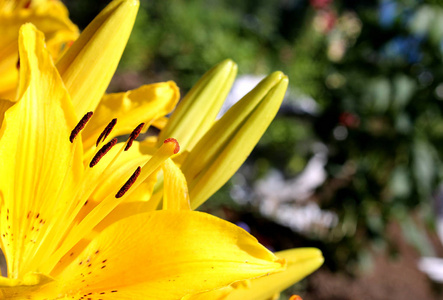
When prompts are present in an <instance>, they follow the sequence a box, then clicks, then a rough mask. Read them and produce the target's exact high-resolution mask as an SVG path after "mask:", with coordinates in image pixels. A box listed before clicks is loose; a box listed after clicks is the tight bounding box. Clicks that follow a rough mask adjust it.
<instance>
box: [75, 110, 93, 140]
mask: <svg viewBox="0 0 443 300" xmlns="http://www.w3.org/2000/svg"><path fill="white" fill-rule="evenodd" d="M92 114H93V113H92V111H90V112H88V113H86V115H84V116H83V118H82V119H81V120H80V121H79V122H78V124H77V126H75V128H74V129H73V130H72V131H71V135H70V136H69V141H70V142H71V143H72V142H74V139H75V137H76V136H77V135H78V134H79V133H80V131H81V130H82V129H83V128H85V126H86V123H88V121H89V119H91V117H92Z"/></svg>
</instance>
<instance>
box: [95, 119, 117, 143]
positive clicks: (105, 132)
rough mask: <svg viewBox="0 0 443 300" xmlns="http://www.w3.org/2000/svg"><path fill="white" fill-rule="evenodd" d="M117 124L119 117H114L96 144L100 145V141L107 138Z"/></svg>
mask: <svg viewBox="0 0 443 300" xmlns="http://www.w3.org/2000/svg"><path fill="white" fill-rule="evenodd" d="M115 124H117V119H112V121H111V122H109V124H108V125H107V126H106V128H105V129H104V130H103V131H102V133H101V134H100V136H99V137H98V139H97V143H96V144H95V145H96V146H98V144H100V142H102V141H104V140H106V138H107V137H108V135H109V134H110V133H111V131H112V129H114V126H115Z"/></svg>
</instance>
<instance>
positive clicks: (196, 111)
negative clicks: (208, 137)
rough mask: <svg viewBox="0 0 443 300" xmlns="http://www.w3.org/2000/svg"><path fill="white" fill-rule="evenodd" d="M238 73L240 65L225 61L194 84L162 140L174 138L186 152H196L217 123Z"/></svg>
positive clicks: (161, 137) (165, 130)
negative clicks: (207, 132)
mask: <svg viewBox="0 0 443 300" xmlns="http://www.w3.org/2000/svg"><path fill="white" fill-rule="evenodd" d="M236 74H237V65H236V64H235V63H234V62H233V61H232V60H229V59H228V60H225V61H223V62H221V63H219V64H218V65H216V66H215V67H213V68H212V69H211V70H209V71H208V72H206V74H205V75H203V77H202V78H201V79H200V80H199V81H198V82H197V83H196V84H195V85H194V87H193V88H192V89H191V90H190V91H189V92H188V93H187V94H186V96H185V97H184V98H183V100H182V101H180V103H179V105H178V106H177V108H176V109H175V111H174V113H173V114H172V116H171V118H170V119H169V121H168V123H167V125H166V127H165V128H164V129H163V130H162V131H161V132H160V136H159V141H163V140H164V139H166V138H168V137H171V136H172V137H174V138H176V139H177V141H178V142H179V143H180V146H181V148H182V149H183V150H189V149H192V147H193V146H194V145H195V144H196V143H197V142H198V140H199V139H200V138H201V137H202V136H203V135H204V134H205V133H206V131H208V129H209V128H210V127H211V126H212V124H213V123H214V120H215V117H216V116H217V114H218V112H219V110H220V108H221V106H222V105H223V102H224V101H225V98H226V96H227V95H228V93H229V90H230V89H231V86H232V83H233V82H234V79H235V75H236Z"/></svg>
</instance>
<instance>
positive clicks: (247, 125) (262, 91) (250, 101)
mask: <svg viewBox="0 0 443 300" xmlns="http://www.w3.org/2000/svg"><path fill="white" fill-rule="evenodd" d="M287 86H288V78H287V77H286V76H285V75H284V74H283V73H281V72H275V73H273V74H271V75H269V76H268V77H266V78H265V79H263V80H262V81H261V82H260V83H259V84H258V85H257V86H256V87H255V88H254V89H253V90H252V91H251V92H249V93H248V94H247V95H246V96H244V97H243V98H242V99H241V100H240V101H239V102H237V103H236V104H235V105H234V106H233V107H231V109H230V110H229V111H227V112H226V114H225V115H224V116H223V117H222V118H221V119H220V120H218V121H217V122H216V123H215V124H214V125H213V126H212V127H211V129H210V130H209V131H208V132H207V133H206V134H205V135H204V136H203V137H202V138H201V139H200V141H199V142H198V143H197V145H195V147H194V148H193V149H192V151H190V153H189V154H188V155H187V157H186V159H185V161H184V162H183V165H182V167H181V169H182V171H183V173H184V174H185V176H186V179H187V181H188V184H189V193H190V197H191V207H192V208H193V209H194V208H197V207H198V206H199V205H201V204H202V203H203V202H204V201H206V199H208V198H209V197H210V196H211V195H212V194H213V193H214V192H215V191H217V190H218V189H219V188H220V187H221V186H222V185H223V184H224V183H225V182H226V181H227V180H228V179H229V178H231V176H232V175H233V174H234V173H235V171H237V169H238V168H239V167H240V165H241V164H242V163H243V162H244V161H245V160H246V158H247V157H248V155H249V153H251V151H252V149H253V148H254V146H255V145H256V144H257V142H258V141H259V139H260V137H261V136H262V135H263V133H264V132H265V130H266V129H267V128H268V126H269V124H270V123H271V121H272V119H273V118H274V117H275V115H276V114H277V111H278V109H279V107H280V104H281V102H282V101H283V96H284V94H285V92H286V88H287Z"/></svg>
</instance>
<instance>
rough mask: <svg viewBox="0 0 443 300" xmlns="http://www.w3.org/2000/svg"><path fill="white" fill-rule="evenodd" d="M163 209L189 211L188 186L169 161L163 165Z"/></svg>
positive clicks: (180, 173)
mask: <svg viewBox="0 0 443 300" xmlns="http://www.w3.org/2000/svg"><path fill="white" fill-rule="evenodd" d="M163 174H164V175H163V178H164V182H163V209H165V210H191V205H190V202H189V193H188V185H187V184H186V178H185V176H184V175H183V173H182V171H180V168H179V167H177V166H176V165H175V163H174V162H173V161H172V160H171V159H167V160H166V161H165V163H164V164H163Z"/></svg>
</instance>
